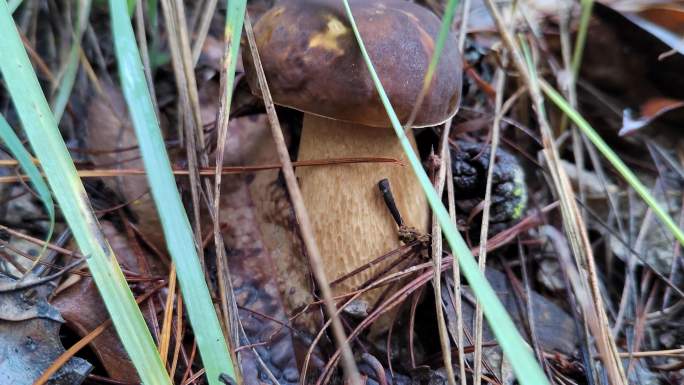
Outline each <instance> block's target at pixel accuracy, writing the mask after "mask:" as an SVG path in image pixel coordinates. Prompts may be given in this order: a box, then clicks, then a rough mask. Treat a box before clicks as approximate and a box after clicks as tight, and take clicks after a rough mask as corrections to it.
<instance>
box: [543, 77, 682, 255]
mask: <svg viewBox="0 0 684 385" xmlns="http://www.w3.org/2000/svg"><path fill="white" fill-rule="evenodd" d="M539 83H540V85H541V89H542V91H544V93H545V94H546V96H547V97H548V98H549V99H551V101H552V102H553V103H554V104H555V105H556V107H558V108H559V109H560V110H561V111H563V112H564V113H565V114H566V115H568V117H569V118H570V120H572V121H573V123H575V124H576V125H577V127H578V128H579V129H580V130H581V131H582V133H584V135H586V136H587V137H588V138H589V140H590V141H591V142H592V143H593V144H594V146H596V148H597V149H598V150H599V152H601V154H602V155H603V156H604V157H605V158H606V159H607V160H608V162H610V164H611V165H612V166H613V167H614V168H615V169H616V170H617V171H618V172H619V173H620V175H621V176H622V178H623V179H624V180H625V181H626V182H627V183H629V185H630V186H631V187H632V188H633V189H634V191H636V192H637V194H639V196H640V197H641V199H643V200H644V202H645V203H646V204H647V205H648V206H649V207H650V208H651V209H652V210H653V212H654V213H655V214H656V215H657V216H658V218H659V219H660V220H661V221H662V222H663V224H665V226H666V227H667V228H668V230H670V232H671V233H672V235H674V237H675V238H676V239H677V241H679V243H680V244H682V245H684V231H682V229H680V228H679V226H678V225H677V224H676V223H675V221H674V220H673V219H672V217H670V215H669V214H668V213H667V211H666V210H665V209H663V207H662V206H660V205H659V204H658V201H657V200H656V199H655V197H653V195H651V193H650V192H649V191H648V188H647V187H646V186H644V185H643V183H641V181H640V180H639V178H638V177H637V176H636V175H635V174H634V173H633V172H632V171H631V170H630V169H629V167H627V165H626V164H625V163H624V162H622V160H621V159H620V157H619V156H618V155H617V154H616V153H615V152H613V150H612V149H611V148H610V146H609V145H608V144H607V143H606V142H605V141H604V140H603V139H602V138H601V136H600V135H599V134H598V133H597V132H596V130H594V128H593V127H592V126H591V125H590V124H589V122H587V121H586V120H585V119H584V118H583V117H582V115H580V113H579V112H577V110H575V109H574V108H572V107H571V106H570V104H569V103H568V102H567V100H565V98H563V97H562V96H561V95H560V94H559V93H558V92H556V90H554V89H553V87H551V86H550V85H549V84H548V83H546V82H545V81H543V80H541V79H540V80H539Z"/></svg>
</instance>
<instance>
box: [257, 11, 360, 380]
mask: <svg viewBox="0 0 684 385" xmlns="http://www.w3.org/2000/svg"><path fill="white" fill-rule="evenodd" d="M245 30H246V32H247V39H248V41H249V48H250V50H251V52H252V58H253V60H254V67H255V68H256V70H257V75H258V78H259V87H260V88H261V93H262V95H263V98H264V104H265V105H266V112H267V113H268V120H269V123H270V126H271V133H272V134H273V139H274V141H275V144H276V149H277V151H278V157H279V158H280V162H281V163H282V164H283V168H282V172H283V175H284V176H285V184H286V186H287V191H288V193H289V194H290V199H291V200H292V206H293V208H294V212H295V215H296V217H297V219H298V223H299V230H300V232H301V236H302V240H303V241H304V246H305V247H306V251H307V255H308V256H309V265H310V267H311V270H312V273H313V275H314V278H315V279H316V283H317V284H318V288H319V289H320V291H321V295H322V296H323V301H324V302H325V308H326V310H327V312H328V317H330V320H331V321H332V331H333V335H334V337H335V341H336V342H337V346H338V347H339V348H340V349H341V351H342V363H343V366H344V371H345V374H346V377H347V381H348V382H349V384H350V385H361V377H360V374H359V370H358V368H357V367H356V362H354V355H353V354H352V351H351V347H350V346H349V343H348V342H347V336H346V333H345V332H344V329H343V327H342V322H341V321H340V318H339V316H338V314H337V308H336V306H335V302H333V297H332V290H331V289H330V285H329V284H328V279H327V278H326V276H325V270H324V269H323V262H322V261H321V255H320V252H319V250H318V245H317V244H316V239H315V237H314V233H313V228H312V226H311V221H310V220H309V214H308V213H307V210H306V206H304V199H303V198H302V192H301V191H300V189H299V185H298V184H297V178H296V177H295V173H294V168H293V167H292V161H291V160H290V154H289V152H288V149H287V145H286V144H285V138H284V137H283V132H282V129H281V128H280V122H279V121H278V116H277V115H276V112H275V106H274V104H273V99H272V98H271V93H270V91H269V88H268V84H267V82H266V75H265V74H264V69H263V67H262V66H261V60H260V58H259V52H258V51H257V47H256V42H255V40H254V31H253V30H252V23H251V21H250V16H249V12H247V14H246V15H245Z"/></svg>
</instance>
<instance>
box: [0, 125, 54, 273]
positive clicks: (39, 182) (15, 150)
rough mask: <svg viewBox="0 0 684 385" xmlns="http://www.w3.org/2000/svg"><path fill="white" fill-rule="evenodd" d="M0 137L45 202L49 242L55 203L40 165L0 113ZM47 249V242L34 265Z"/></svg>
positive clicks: (52, 228)
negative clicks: (35, 161) (38, 165)
mask: <svg viewBox="0 0 684 385" xmlns="http://www.w3.org/2000/svg"><path fill="white" fill-rule="evenodd" d="M0 139H2V141H3V142H5V144H6V145H7V148H8V149H9V151H10V153H12V156H13V157H14V158H15V159H16V160H17V162H19V165H20V166H21V168H22V169H23V170H24V171H25V172H26V175H27V176H28V178H29V180H30V181H31V184H32V185H33V188H34V189H36V193H38V197H39V198H40V200H41V202H42V203H43V206H45V211H47V213H48V217H49V218H50V227H49V229H48V233H47V235H46V236H45V238H46V241H47V242H49V241H50V238H52V232H53V231H54V229H55V203H54V202H53V201H52V194H51V193H50V188H49V187H48V186H47V184H46V183H45V180H44V179H43V175H41V173H40V170H38V167H36V164H35V163H34V162H33V158H32V157H31V154H30V153H29V152H28V150H26V148H24V145H23V144H22V143H21V140H19V138H18V137H17V134H15V133H14V130H12V127H10V125H9V124H8V123H7V120H5V117H4V116H2V114H0ZM46 249H47V243H46V244H44V245H43V247H42V248H41V250H40V253H39V254H38V255H39V257H38V258H37V259H36V261H35V262H34V266H35V264H36V263H38V261H40V257H41V256H42V255H43V252H44V251H45V250H46Z"/></svg>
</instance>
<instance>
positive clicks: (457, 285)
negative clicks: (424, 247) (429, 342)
mask: <svg viewBox="0 0 684 385" xmlns="http://www.w3.org/2000/svg"><path fill="white" fill-rule="evenodd" d="M445 159H446V162H447V164H448V165H449V167H447V170H446V172H447V178H446V179H447V180H446V185H447V204H448V205H449V216H450V218H451V222H452V223H453V224H454V225H456V197H455V195H454V175H453V170H452V169H451V151H447V152H446V158H445ZM457 258H458V257H457V256H456V255H455V254H454V257H453V258H452V259H451V271H452V273H453V277H452V279H453V280H454V307H455V308H456V309H455V310H456V344H457V345H458V346H457V347H456V348H457V350H458V369H459V377H460V380H461V385H466V384H467V380H466V371H465V346H464V341H463V306H462V305H461V271H460V270H461V269H460V266H459V265H458V259H457ZM447 306H448V305H447Z"/></svg>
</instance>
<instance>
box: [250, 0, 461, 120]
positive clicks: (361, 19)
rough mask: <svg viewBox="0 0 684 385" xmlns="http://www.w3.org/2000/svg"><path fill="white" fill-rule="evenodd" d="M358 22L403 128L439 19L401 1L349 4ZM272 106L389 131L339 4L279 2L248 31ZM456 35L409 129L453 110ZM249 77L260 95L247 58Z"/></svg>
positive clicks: (457, 83)
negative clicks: (255, 45)
mask: <svg viewBox="0 0 684 385" xmlns="http://www.w3.org/2000/svg"><path fill="white" fill-rule="evenodd" d="M349 3H350V6H351V9H352V12H353V14H354V18H355V20H356V24H357V26H358V28H359V31H360V33H361V36H362V38H363V40H364V43H365V45H366V49H367V50H368V53H369V55H370V57H371V60H372V61H373V64H374V66H375V69H376V71H377V73H378V76H379V77H380V80H381V81H382V84H383V86H384V88H385V90H386V91H387V94H388V96H389V98H390V101H391V102H392V106H393V107H394V109H395V111H396V112H397V115H398V117H399V119H400V121H401V122H402V123H405V122H406V120H408V117H409V115H410V113H411V110H412V108H413V105H414V104H415V102H416V99H417V97H418V94H419V93H420V90H421V88H422V86H423V77H424V76H425V73H426V71H427V68H428V65H429V63H430V59H431V57H432V52H433V50H434V46H435V41H436V39H437V35H438V33H439V28H440V24H441V22H440V20H439V19H438V18H437V16H435V15H434V14H433V13H432V12H430V11H429V10H427V9H425V8H423V7H421V6H419V5H416V4H413V3H410V2H408V1H404V0H384V1H383V0H378V1H373V0H350V1H349ZM254 32H255V36H256V43H257V47H258V49H259V54H260V55H261V61H262V65H263V67H264V72H265V73H266V79H267V81H268V84H269V88H270V91H271V95H272V96H273V100H274V101H275V103H276V104H279V105H282V106H286V107H291V108H295V109H297V110H300V111H303V112H306V113H311V114H315V115H320V116H324V117H328V118H331V119H337V120H344V121H350V122H354V123H359V124H364V125H367V126H377V127H389V126H390V122H389V119H388V118H387V114H386V112H385V109H384V107H383V105H382V102H381V101H380V97H379V96H378V93H377V91H376V90H375V86H374V84H373V81H372V79H371V77H370V73H369V72H368V69H367V68H366V64H365V62H364V60H363V57H362V55H361V51H360V50H359V48H358V44H357V42H356V39H355V37H354V33H353V31H352V29H351V27H350V26H349V23H348V21H347V16H346V13H345V12H344V8H343V5H342V2H341V1H340V0H284V1H279V2H278V3H276V5H275V6H274V7H273V8H272V9H271V10H269V11H268V12H267V13H265V14H264V15H263V16H262V17H261V18H260V19H259V21H258V22H257V23H256V25H255V26H254ZM456 40H457V39H456V34H455V33H454V32H451V33H450V34H449V37H448V38H447V41H446V45H445V47H444V51H443V53H442V58H441V60H440V64H439V66H438V67H437V70H436V71H435V75H434V77H433V79H432V84H431V85H430V88H429V90H428V92H427V95H426V96H425V99H424V101H423V104H422V106H421V108H420V109H419V111H418V115H417V116H416V119H415V122H414V126H416V127H420V126H431V125H436V124H439V123H442V122H443V121H445V120H446V119H448V118H449V117H451V116H453V115H454V114H455V113H456V111H457V110H458V106H459V103H460V95H461V76H462V74H461V72H462V71H461V64H462V62H461V56H460V54H459V52H458V44H457V42H456ZM243 58H244V59H245V68H246V71H247V78H248V81H249V83H250V86H251V88H252V90H254V91H255V92H258V89H259V87H258V82H257V79H256V71H255V70H254V67H253V63H252V60H251V55H243Z"/></svg>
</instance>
